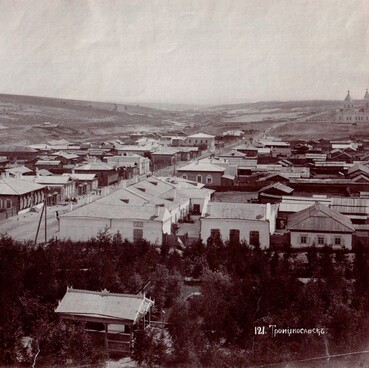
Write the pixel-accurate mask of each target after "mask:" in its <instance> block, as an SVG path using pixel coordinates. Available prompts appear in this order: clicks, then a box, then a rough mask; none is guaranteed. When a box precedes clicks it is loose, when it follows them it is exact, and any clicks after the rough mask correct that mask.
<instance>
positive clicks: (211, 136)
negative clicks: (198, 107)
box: [187, 133, 215, 139]
mask: <svg viewBox="0 0 369 368" xmlns="http://www.w3.org/2000/svg"><path fill="white" fill-rule="evenodd" d="M187 138H203V139H209V138H215V136H214V135H210V134H205V133H197V134H192V135H189V136H188V137H187Z"/></svg>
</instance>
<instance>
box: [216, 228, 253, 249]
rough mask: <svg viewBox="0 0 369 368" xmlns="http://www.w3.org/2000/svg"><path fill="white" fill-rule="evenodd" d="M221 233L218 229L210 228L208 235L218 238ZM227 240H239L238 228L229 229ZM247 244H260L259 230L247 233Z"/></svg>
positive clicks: (237, 241)
mask: <svg viewBox="0 0 369 368" xmlns="http://www.w3.org/2000/svg"><path fill="white" fill-rule="evenodd" d="M220 235H221V233H220V229H211V230H210V236H211V237H212V238H213V239H214V238H219V237H220ZM229 240H230V241H231V242H235V243H239V242H240V240H241V239H240V230H238V229H230V230H229ZM249 245H254V246H258V245H260V234H259V231H250V234H249Z"/></svg>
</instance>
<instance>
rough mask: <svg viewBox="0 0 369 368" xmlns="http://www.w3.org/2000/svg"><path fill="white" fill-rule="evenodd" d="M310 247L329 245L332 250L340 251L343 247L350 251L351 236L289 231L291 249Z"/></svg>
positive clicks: (346, 234)
mask: <svg viewBox="0 0 369 368" xmlns="http://www.w3.org/2000/svg"><path fill="white" fill-rule="evenodd" d="M337 239H339V240H337ZM337 242H339V243H340V244H337ZM312 245H315V246H317V247H324V245H331V246H332V247H333V248H336V249H340V248H343V247H345V248H347V249H352V234H351V233H350V234H348V233H324V232H320V233H315V232H306V231H305V232H304V231H291V246H292V247H293V248H305V247H309V246H312Z"/></svg>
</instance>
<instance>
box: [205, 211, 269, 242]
mask: <svg viewBox="0 0 369 368" xmlns="http://www.w3.org/2000/svg"><path fill="white" fill-rule="evenodd" d="M212 229H219V230H220V235H221V237H222V239H223V241H227V240H229V234H230V230H231V229H236V230H239V231H240V240H241V241H242V240H245V241H246V242H247V244H250V232H251V231H258V232H259V240H260V246H261V247H262V248H269V246H270V234H269V222H268V221H258V220H241V219H213V218H206V217H204V218H201V239H202V240H203V241H204V242H205V243H206V241H207V239H208V238H209V237H210V235H211V231H212Z"/></svg>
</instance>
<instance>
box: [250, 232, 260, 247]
mask: <svg viewBox="0 0 369 368" xmlns="http://www.w3.org/2000/svg"><path fill="white" fill-rule="evenodd" d="M250 245H256V246H258V245H260V235H259V231H250Z"/></svg>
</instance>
